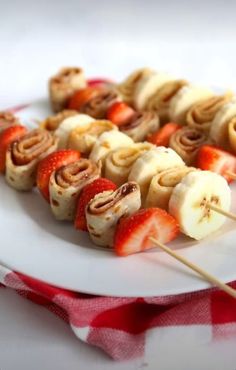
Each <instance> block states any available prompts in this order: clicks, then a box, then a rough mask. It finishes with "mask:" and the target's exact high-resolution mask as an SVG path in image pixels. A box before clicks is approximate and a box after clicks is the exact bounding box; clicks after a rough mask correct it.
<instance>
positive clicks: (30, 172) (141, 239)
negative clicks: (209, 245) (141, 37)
mask: <svg viewBox="0 0 236 370" xmlns="http://www.w3.org/2000/svg"><path fill="white" fill-rule="evenodd" d="M49 87H50V99H51V103H52V107H53V109H54V111H55V112H56V114H55V115H54V116H51V117H48V118H47V119H46V120H45V121H44V122H42V123H41V127H40V128H39V129H36V130H32V131H30V132H28V131H27V129H26V128H25V127H24V126H22V125H20V122H19V120H18V119H17V118H16V117H14V116H13V115H11V114H10V113H4V112H3V113H2V115H1V123H0V131H1V134H0V171H1V172H2V173H5V176H6V180H7V182H8V184H9V185H10V186H12V187H13V188H15V189H17V190H22V191H29V190H31V189H32V188H33V186H34V185H35V184H37V186H38V188H39V190H40V192H41V194H42V195H43V197H44V198H45V199H46V200H47V201H48V202H49V203H50V206H51V209H52V212H53V214H54V215H55V217H56V218H57V219H58V220H74V224H75V227H76V228H77V229H80V230H88V231H89V234H90V237H91V239H92V240H93V242H94V243H96V244H98V245H100V246H104V247H109V248H114V249H115V251H116V253H117V254H118V255H122V256H124V255H128V254H131V253H135V252H139V251H142V250H146V249H148V248H152V247H153V246H154V245H155V244H158V245H159V246H160V247H161V248H166V249H165V251H166V252H167V253H170V250H168V248H167V247H165V246H164V247H163V243H167V242H169V241H171V240H173V239H174V238H176V237H177V236H178V234H179V230H181V232H183V233H184V234H186V235H188V236H190V237H192V238H194V239H197V240H200V239H202V238H204V237H206V236H207V235H209V234H211V233H212V232H215V231H216V230H218V229H219V228H220V227H221V226H222V225H223V223H224V221H225V217H230V218H232V219H236V216H235V215H233V214H231V213H230V207H231V190H230V187H229V185H228V183H227V181H231V180H233V179H235V173H236V157H235V156H234V154H233V152H234V150H235V149H236V143H235V140H236V139H235V138H236V135H235V126H236V125H235V119H236V118H235V117H236V100H235V98H234V97H233V95H232V94H231V93H227V94H225V95H223V96H220V97H217V96H214V94H213V92H212V91H211V90H209V89H206V88H199V87H195V86H192V85H190V84H188V83H187V82H186V81H183V80H175V79H173V78H172V77H170V76H169V75H166V74H160V73H155V72H153V71H150V70H149V69H143V70H140V71H137V72H135V73H134V74H132V75H131V76H129V77H128V78H127V79H126V80H125V81H124V82H123V83H121V84H119V85H117V84H113V83H112V82H110V81H102V80H98V81H90V83H89V86H88V84H87V81H86V79H85V77H84V74H83V71H82V70H81V69H79V68H71V69H70V68H67V69H64V70H62V71H61V72H60V73H59V74H58V75H56V76H54V77H53V78H52V79H51V80H50V82H49ZM170 120H171V121H174V123H172V122H171V123H169V121H170ZM229 143H230V152H227V151H225V149H226V148H228V145H229ZM213 144H214V145H213ZM215 145H217V146H219V145H220V146H221V148H219V147H216V146H215ZM154 238H155V239H154ZM171 254H172V255H175V258H178V255H176V253H175V252H173V251H171ZM181 262H182V263H185V262H186V261H185V262H184V261H183V260H182V261H181ZM186 263H188V261H187V262H186ZM195 271H197V270H196V269H195ZM198 272H199V271H198ZM205 277H206V276H205ZM208 280H209V276H208ZM211 281H213V280H211ZM214 283H215V284H216V281H215V280H214ZM221 287H222V285H221ZM229 289H230V288H229V287H227V286H226V290H228V292H229ZM231 294H235V292H234V293H232V292H231Z"/></svg>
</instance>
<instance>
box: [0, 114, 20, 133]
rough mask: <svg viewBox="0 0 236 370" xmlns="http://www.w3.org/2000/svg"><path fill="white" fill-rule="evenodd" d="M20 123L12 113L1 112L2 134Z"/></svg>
mask: <svg viewBox="0 0 236 370" xmlns="http://www.w3.org/2000/svg"><path fill="white" fill-rule="evenodd" d="M19 124H20V122H19V120H18V118H16V117H15V116H14V114H12V113H10V112H7V111H6V112H0V133H1V132H2V131H4V130H6V129H7V128H8V127H11V126H15V125H19Z"/></svg>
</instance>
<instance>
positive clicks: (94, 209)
mask: <svg viewBox="0 0 236 370" xmlns="http://www.w3.org/2000/svg"><path fill="white" fill-rule="evenodd" d="M138 190H139V187H138V185H137V183H135V182H127V183H125V184H124V185H122V186H121V187H120V188H119V189H117V190H116V191H113V192H112V191H111V192H109V194H108V193H106V195H104V196H101V197H100V198H97V199H96V198H95V199H94V200H93V201H92V202H91V203H90V204H89V205H88V212H90V213H91V214H97V215H99V214H102V213H104V212H106V211H107V210H108V209H110V208H112V207H113V206H114V205H115V204H117V203H118V202H119V201H120V200H121V199H123V198H125V197H127V196H129V195H130V194H131V193H133V192H135V191H138Z"/></svg>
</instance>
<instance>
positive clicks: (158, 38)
mask: <svg viewBox="0 0 236 370" xmlns="http://www.w3.org/2000/svg"><path fill="white" fill-rule="evenodd" d="M3 3H4V5H3ZM179 3H180V2H177V1H176V2H172V3H171V2H163V4H159V2H158V1H155V0H153V1H151V0H150V1H143V0H136V1H135V0H130V1H129V0H126V1H125V0H121V1H117V2H113V1H109V0H106V1H105V0H100V1H99V2H98V1H96V0H94V1H76V0H74V1H60V0H57V1H50V2H49V1H48V0H47V1H46V0H41V1H40V2H38V3H37V5H36V3H35V2H34V1H28V2H27V1H19V2H18V1H17V0H16V1H14V2H10V1H8V2H5V1H4V2H3V1H1V0H0V5H1V27H0V45H1V57H0V81H1V87H0V109H1V108H4V107H7V106H12V105H15V104H18V103H22V102H28V101H32V100H33V99H35V98H38V97H43V96H45V94H46V81H47V78H48V77H49V76H50V75H51V74H52V73H54V72H55V71H56V70H57V69H58V68H59V67H61V66H64V65H73V64H74V65H80V66H83V67H84V68H85V72H86V73H87V75H89V76H101V75H103V76H108V77H115V78H117V79H121V78H122V77H124V75H125V74H127V73H129V72H130V71H131V70H132V69H134V68H136V67H140V66H146V65H148V66H151V67H153V68H157V69H159V70H166V71H169V72H171V73H173V74H174V75H177V76H180V77H185V78H188V79H191V80H193V81H197V82H199V83H206V84H208V85H212V86H224V87H226V88H234V87H235V86H236V74H235V66H236V54H235V37H236V26H235V13H236V4H234V2H233V1H228V2H227V4H226V2H224V3H223V2H222V1H219V0H214V1H208V2H207V3H206V1H202V2H201V1H198V2H195V3H192V2H190V1H187V0H184V1H182V2H181V4H179ZM0 228H1V226H0ZM1 242H2V241H1ZM157 335H158V341H157ZM180 338H181V340H180ZM157 343H158V345H157ZM235 364H236V352H235V339H234V340H224V341H221V342H218V343H211V342H210V340H209V338H206V337H201V335H200V334H199V332H198V330H197V328H195V329H194V328H191V330H189V328H185V329H181V328H179V329H178V330H177V329H176V332H174V333H173V332H169V333H168V332H167V331H165V332H162V331H161V330H159V332H158V334H156V333H153V341H152V344H151V345H149V347H148V350H147V353H146V355H145V358H144V359H143V360H137V361H132V362H129V363H122V364H120V363H114V362H113V361H112V360H110V359H109V358H108V357H107V356H106V355H105V354H103V353H102V352H101V351H100V350H98V349H95V348H91V347H89V346H87V345H85V344H83V343H81V342H80V341H79V340H78V339H77V338H76V337H75V336H74V334H73V333H72V332H71V330H70V328H69V327H68V326H67V325H66V324H65V323H63V322H62V321H61V320H60V319H58V318H57V317H55V316H54V315H53V314H51V313H49V312H47V311H46V310H45V309H44V308H42V307H39V306H37V305H35V304H33V303H31V302H28V301H25V300H24V299H22V298H21V297H19V296H18V295H17V294H15V293H14V292H11V291H9V290H5V289H0V370H8V369H10V370H12V369H19V370H21V369H22V370H23V369H24V370H32V369H34V370H38V369H40V370H41V369H44V370H49V369H50V370H51V369H54V368H56V369H58V370H61V369H67V370H68V369H69V370H75V369H87V368H88V369H91V370H93V369H101V370H103V369H104V370H106V369H114V370H115V369H121V370H132V369H157V368H158V369H161V370H165V369H167V370H169V369H177V370H178V369H181V370H185V369H186V370H187V369H188V370H199V369H201V370H211V369H212V370H213V369H214V370H221V369H224V370H235V369H236V365H235Z"/></svg>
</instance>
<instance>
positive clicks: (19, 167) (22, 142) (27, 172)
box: [6, 129, 58, 191]
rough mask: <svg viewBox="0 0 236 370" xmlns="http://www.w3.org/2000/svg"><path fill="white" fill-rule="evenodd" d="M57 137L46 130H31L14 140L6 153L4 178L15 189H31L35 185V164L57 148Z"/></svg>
mask: <svg viewBox="0 0 236 370" xmlns="http://www.w3.org/2000/svg"><path fill="white" fill-rule="evenodd" d="M57 145H58V139H57V138H56V137H53V136H52V135H51V134H50V133H49V132H48V131H46V130H42V129H36V130H32V131H31V132H29V133H28V134H26V135H24V136H22V137H21V138H20V139H19V140H17V141H15V142H14V143H13V144H12V145H11V146H10V147H9V149H8V151H7V154H6V180H7V182H8V184H9V185H10V186H12V187H13V188H15V189H17V190H22V191H27V190H31V189H32V187H33V186H34V185H35V181H36V171H37V165H38V163H39V161H40V160H41V159H43V158H44V157H46V156H47V155H48V154H50V153H52V152H54V151H55V150H56V149H57Z"/></svg>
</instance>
